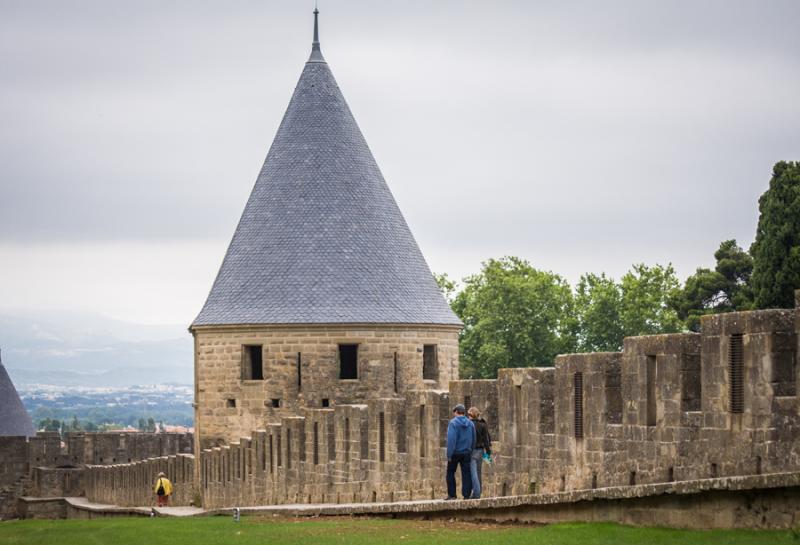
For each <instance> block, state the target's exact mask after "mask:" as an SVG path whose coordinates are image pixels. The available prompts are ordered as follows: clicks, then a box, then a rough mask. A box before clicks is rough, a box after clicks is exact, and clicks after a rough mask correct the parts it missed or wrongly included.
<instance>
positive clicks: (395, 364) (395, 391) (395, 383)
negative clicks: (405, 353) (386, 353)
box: [392, 352, 397, 393]
mask: <svg viewBox="0 0 800 545" xmlns="http://www.w3.org/2000/svg"><path fill="white" fill-rule="evenodd" d="M392 377H393V380H394V393H397V352H395V353H394V373H393V374H392Z"/></svg>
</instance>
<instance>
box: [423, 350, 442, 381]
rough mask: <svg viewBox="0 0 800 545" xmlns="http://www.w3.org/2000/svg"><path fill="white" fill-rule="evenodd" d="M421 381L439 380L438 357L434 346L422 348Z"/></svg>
mask: <svg viewBox="0 0 800 545" xmlns="http://www.w3.org/2000/svg"><path fill="white" fill-rule="evenodd" d="M422 379H423V380H438V379H439V356H438V349H437V346H436V345H435V344H426V345H424V346H423V347H422Z"/></svg>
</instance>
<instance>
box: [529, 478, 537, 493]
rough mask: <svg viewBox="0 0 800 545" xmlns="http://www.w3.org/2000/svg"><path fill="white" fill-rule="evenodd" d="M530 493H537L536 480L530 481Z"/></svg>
mask: <svg viewBox="0 0 800 545" xmlns="http://www.w3.org/2000/svg"><path fill="white" fill-rule="evenodd" d="M528 494H536V481H531V482H529V483H528Z"/></svg>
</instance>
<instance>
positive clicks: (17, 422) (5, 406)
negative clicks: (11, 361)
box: [0, 359, 36, 437]
mask: <svg viewBox="0 0 800 545" xmlns="http://www.w3.org/2000/svg"><path fill="white" fill-rule="evenodd" d="M12 435H13V436H18V435H24V436H27V437H33V436H35V435H36V430H35V429H34V428H33V422H32V421H31V415H29V414H28V411H27V410H25V406H24V405H23V404H22V400H21V399H20V398H19V394H18V393H17V389H16V388H14V383H12V382H11V377H9V376H8V372H7V371H6V368H5V367H3V360H2V359H0V437H8V436H12Z"/></svg>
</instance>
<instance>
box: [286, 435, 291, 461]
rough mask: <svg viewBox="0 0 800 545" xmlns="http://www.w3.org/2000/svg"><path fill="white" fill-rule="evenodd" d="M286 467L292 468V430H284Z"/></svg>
mask: <svg viewBox="0 0 800 545" xmlns="http://www.w3.org/2000/svg"><path fill="white" fill-rule="evenodd" d="M286 469H292V430H291V429H288V430H286Z"/></svg>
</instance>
